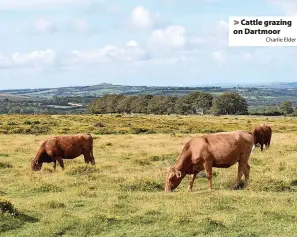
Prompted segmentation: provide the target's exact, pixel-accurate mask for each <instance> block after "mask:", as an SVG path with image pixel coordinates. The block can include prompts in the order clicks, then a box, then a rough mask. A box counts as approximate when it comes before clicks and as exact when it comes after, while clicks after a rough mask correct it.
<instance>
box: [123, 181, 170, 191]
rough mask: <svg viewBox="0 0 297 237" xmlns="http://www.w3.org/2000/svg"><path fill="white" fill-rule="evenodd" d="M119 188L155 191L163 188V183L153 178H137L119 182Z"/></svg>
mask: <svg viewBox="0 0 297 237" xmlns="http://www.w3.org/2000/svg"><path fill="white" fill-rule="evenodd" d="M120 189H121V190H122V191H130V192H136V191H144V192H156V191H161V190H163V189H164V184H161V183H159V182H157V181H155V180H148V179H139V180H134V181H129V182H126V183H121V184H120Z"/></svg>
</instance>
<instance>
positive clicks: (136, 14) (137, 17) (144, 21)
mask: <svg viewBox="0 0 297 237" xmlns="http://www.w3.org/2000/svg"><path fill="white" fill-rule="evenodd" d="M131 23H132V25H133V26H135V27H138V28H142V29H147V28H151V27H152V26H153V24H154V19H153V15H152V14H151V13H150V11H149V10H148V9H146V8H145V7H143V6H137V7H135V8H134V9H133V10H132V13H131Z"/></svg>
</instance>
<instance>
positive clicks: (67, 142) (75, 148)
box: [31, 134, 95, 171]
mask: <svg viewBox="0 0 297 237" xmlns="http://www.w3.org/2000/svg"><path fill="white" fill-rule="evenodd" d="M81 154H83V155H84V159H85V162H86V163H89V162H91V164H92V165H95V159H94V156H93V138H92V136H91V135H89V134H78V135H72V136H56V137H51V138H48V139H47V140H45V141H44V142H43V143H42V144H41V146H40V148H39V150H38V152H37V154H36V157H35V158H34V159H33V160H32V162H31V168H32V170H34V171H39V170H41V167H42V164H43V162H46V163H51V162H54V169H56V163H57V161H58V162H59V164H60V166H61V167H62V169H64V162H63V159H74V158H76V157H78V156H80V155H81Z"/></svg>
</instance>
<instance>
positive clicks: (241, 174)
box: [232, 159, 247, 189]
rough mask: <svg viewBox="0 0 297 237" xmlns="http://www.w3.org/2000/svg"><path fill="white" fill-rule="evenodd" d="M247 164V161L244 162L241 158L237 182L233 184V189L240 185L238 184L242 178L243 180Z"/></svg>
mask: <svg viewBox="0 0 297 237" xmlns="http://www.w3.org/2000/svg"><path fill="white" fill-rule="evenodd" d="M246 164H247V163H246V162H244V161H242V159H241V160H239V162H238V172H237V179H236V181H235V183H234V184H233V187H232V188H233V189H236V188H237V187H238V185H239V183H240V180H241V178H242V176H243V172H244V170H245V167H246Z"/></svg>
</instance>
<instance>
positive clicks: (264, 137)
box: [253, 124, 272, 151]
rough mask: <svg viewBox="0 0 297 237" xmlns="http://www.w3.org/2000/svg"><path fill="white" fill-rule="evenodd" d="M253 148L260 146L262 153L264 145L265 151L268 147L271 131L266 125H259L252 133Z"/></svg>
mask: <svg viewBox="0 0 297 237" xmlns="http://www.w3.org/2000/svg"><path fill="white" fill-rule="evenodd" d="M253 135H254V144H255V146H256V145H258V144H260V147H261V151H263V148H264V145H265V147H266V149H269V147H270V141H271V136H272V129H271V127H270V126H268V125H266V124H261V125H259V126H258V127H256V128H255V129H254V131H253Z"/></svg>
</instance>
